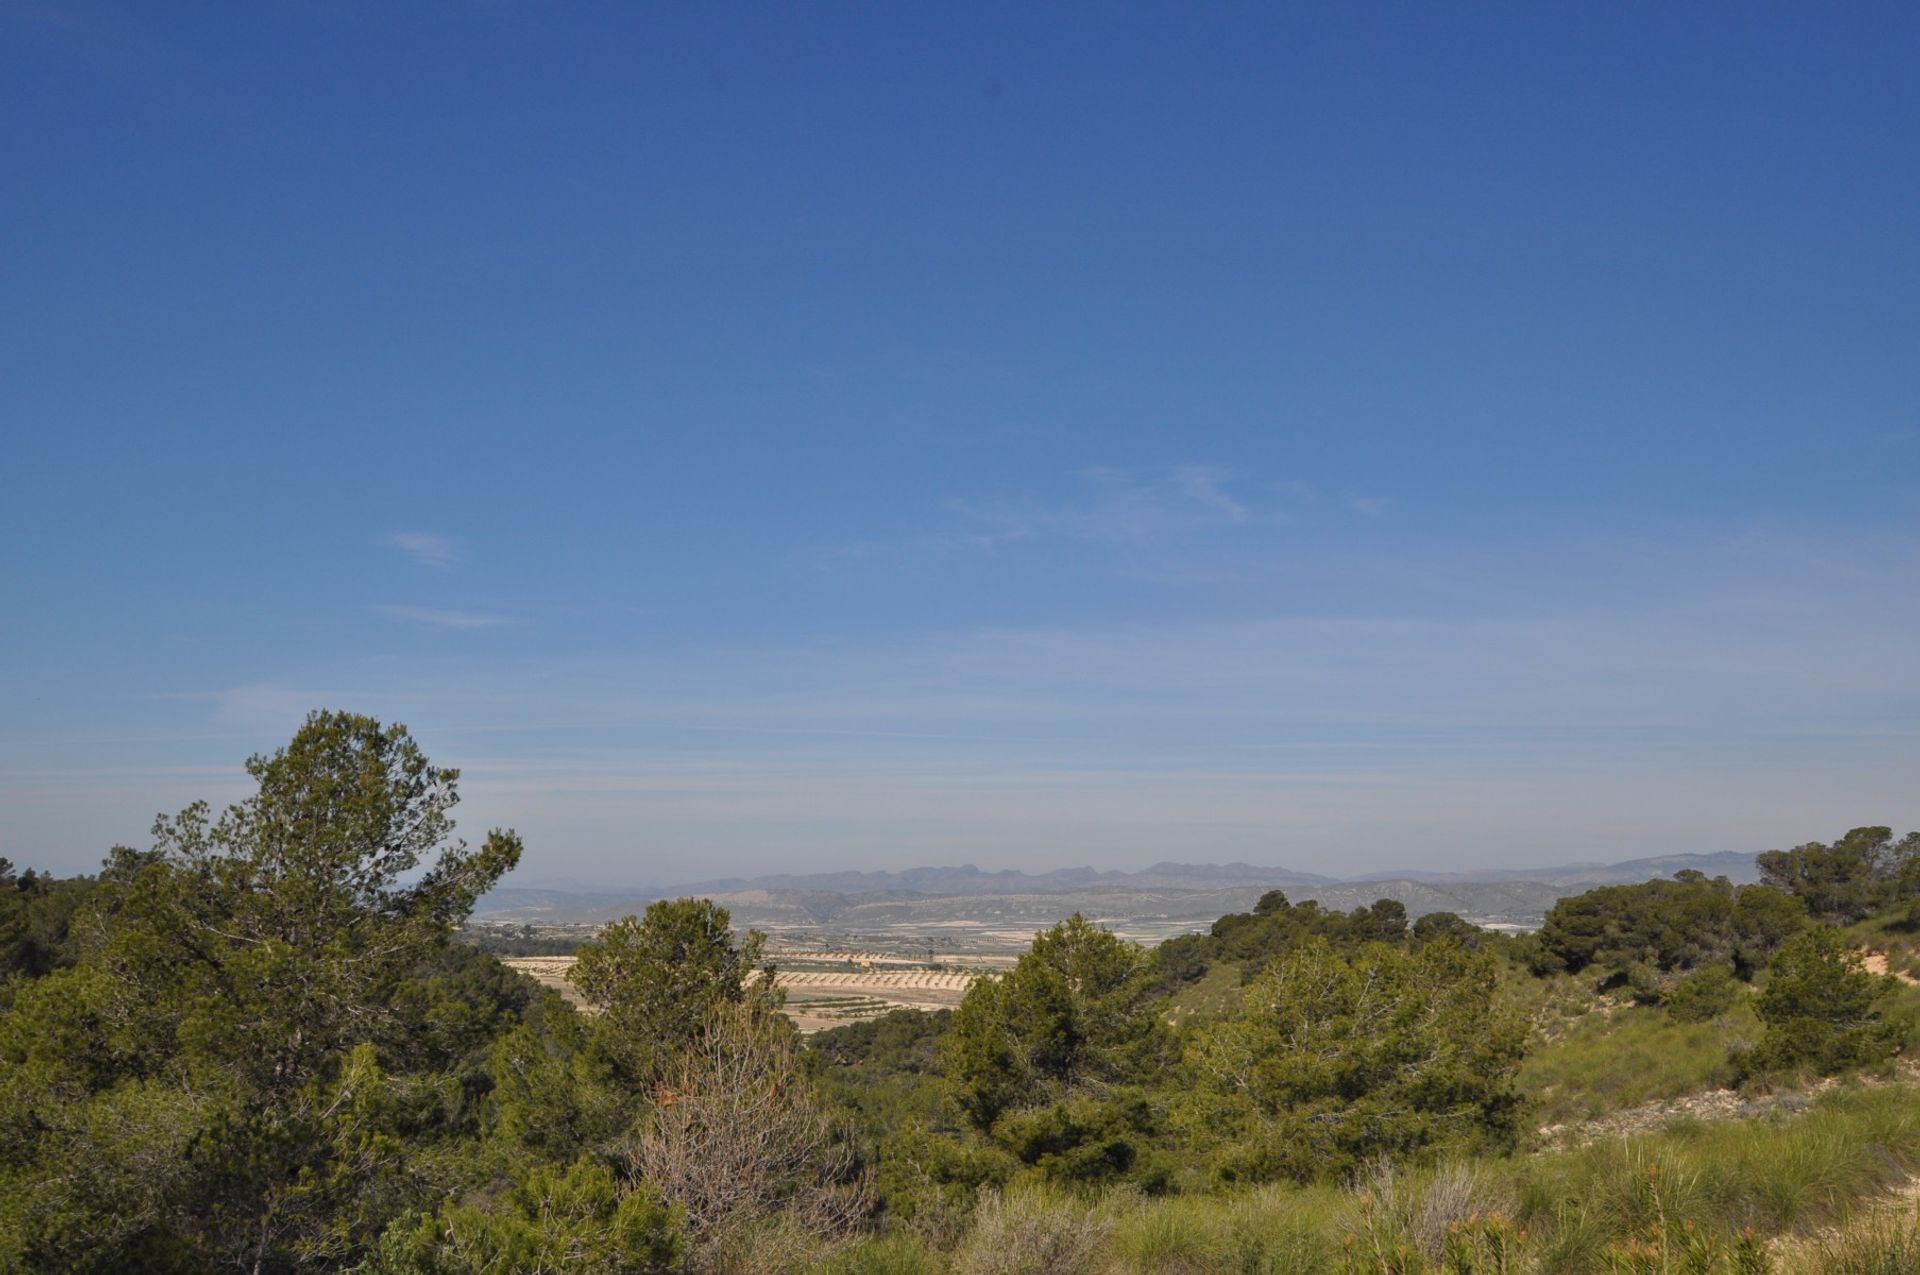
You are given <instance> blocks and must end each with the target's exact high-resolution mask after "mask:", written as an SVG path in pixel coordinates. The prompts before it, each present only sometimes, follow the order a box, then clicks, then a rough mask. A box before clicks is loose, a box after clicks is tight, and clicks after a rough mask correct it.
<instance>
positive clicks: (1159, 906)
mask: <svg viewBox="0 0 1920 1275" xmlns="http://www.w3.org/2000/svg"><path fill="white" fill-rule="evenodd" d="M1686 869H1693V870H1695V871H1699V872H1704V873H1705V874H1707V875H1708V876H1725V877H1729V878H1731V879H1732V880H1734V881H1735V882H1736V883H1746V882H1751V881H1754V880H1757V879H1758V876H1759V874H1758V871H1757V869H1756V868H1755V866H1754V859H1753V856H1752V855H1748V854H1740V853H1734V852H1725V853H1720V854H1672V855H1660V856H1656V857H1653V858H1644V859H1629V860H1627V861H1625V862H1623V863H1607V864H1598V863H1576V864H1563V865H1560V866H1558V867H1547V868H1521V869H1511V868H1507V869H1490V870H1486V871H1481V872H1421V871H1406V872H1396V873H1377V874H1369V875H1364V876H1359V877H1352V878H1347V879H1344V880H1343V879H1339V878H1334V877H1327V876H1321V875H1319V874H1317V873H1311V872H1296V871H1293V870H1291V869H1287V868H1261V867H1255V866H1253V865H1252V864H1246V863H1226V864H1218V863H1156V864H1154V865H1153V866H1152V867H1150V868H1142V869H1140V870H1139V871H1137V872H1122V871H1117V870H1109V871H1102V870H1100V869H1097V868H1061V869H1058V870H1056V871H1052V872H1041V873H1029V872H1018V871H1011V870H1008V871H998V872H984V871H982V870H981V869H979V868H977V867H975V866H973V865H972V864H963V865H961V866H959V867H947V868H908V869H905V870H903V871H899V872H810V873H772V874H768V875H765V876H757V877H728V878H723V879H720V880H713V881H696V882H693V883H690V884H687V885H682V886H675V887H673V888H671V889H665V890H638V889H635V890H623V891H589V890H543V889H535V888H528V887H518V886H505V887H502V888H499V889H496V890H494V891H493V892H492V893H490V894H489V895H487V897H486V898H485V899H483V900H482V901H481V903H480V905H479V906H478V907H477V908H476V909H475V912H474V915H475V918H476V919H478V920H492V921H510V922H532V923H542V922H544V923H547V924H593V923H598V922H602V921H607V920H612V919H614V918H617V917H620V916H624V915H626V914H628V913H630V912H637V911H639V910H641V909H642V908H644V907H645V906H646V905H647V904H648V903H650V902H652V901H653V900H654V899H658V898H669V897H677V896H682V895H703V896H708V897H711V898H714V899H715V900H717V901H719V902H721V903H723V904H725V905H726V906H727V907H729V908H730V909H731V910H732V911H733V914H734V918H735V921H736V923H740V924H748V925H771V926H803V927H804V926H832V927H835V928H847V929H860V928H867V927H878V928H884V929H894V928H898V927H900V926H903V925H905V926H914V925H974V924H977V925H987V926H1008V925H1010V926H1021V925H1029V924H1036V923H1037V924H1047V923H1050V921H1049V918H1051V919H1058V918H1059V917H1060V916H1064V915H1066V914H1067V913H1069V912H1075V911H1078V912H1084V913H1086V914H1087V915H1089V916H1097V917H1101V918H1111V919H1115V920H1120V921H1125V920H1128V919H1132V920H1136V921H1141V922H1149V921H1150V922H1153V923H1156V924H1174V923H1179V922H1189V921H1190V922H1195V923H1204V922H1207V921H1211V920H1212V919H1213V918H1215V917H1218V916H1220V915H1223V914H1224V913H1227V912H1233V911H1245V910H1247V909H1248V908H1250V907H1252V906H1253V903H1254V901H1255V900H1257V899H1258V898H1259V897H1260V895H1261V894H1262V893H1264V892H1266V891H1267V890H1275V889H1277V890H1284V891H1285V892H1286V893H1287V895H1288V896H1289V897H1290V898H1292V899H1293V900H1294V901H1295V902H1301V901H1304V900H1307V899H1314V900H1317V901H1318V902H1319V903H1320V904H1321V906H1323V907H1329V908H1339V909H1342V910H1346V909H1351V908H1354V907H1358V906H1361V905H1363V904H1368V903H1371V902H1373V901H1374V900H1375V899H1379V898H1391V899H1397V900H1399V901H1400V902H1401V903H1403V904H1404V905H1405V906H1406V908H1407V911H1408V912H1409V913H1411V914H1412V915H1414V916H1420V915H1423V914H1425V913H1428V912H1443V911H1444V912H1457V913H1459V914H1460V915H1462V916H1465V917H1469V918H1471V919H1475V920H1481V921H1499V922H1507V923H1512V924H1520V925H1526V924H1531V923H1536V922H1537V921H1538V920H1539V918H1540V917H1541V916H1544V915H1545V913H1546V911H1547V909H1548V908H1550V907H1552V906H1553V904H1554V901H1555V900H1557V899H1559V898H1562V897H1564V896H1565V895H1567V894H1574V893H1578V892H1580V891H1581V890H1585V889H1589V888H1591V887H1593V886H1596V885H1609V884H1628V883H1632V882H1637V881H1645V880H1648V879H1650V878H1653V877H1666V876H1671V875H1673V874H1674V873H1676V872H1680V871H1683V870H1686Z"/></svg>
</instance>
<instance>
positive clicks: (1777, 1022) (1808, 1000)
mask: <svg viewBox="0 0 1920 1275" xmlns="http://www.w3.org/2000/svg"><path fill="white" fill-rule="evenodd" d="M1896 987H1897V983H1896V982H1895V980H1894V979H1893V978H1892V977H1890V976H1887V975H1875V974H1870V973H1868V972H1867V970H1866V966H1865V961H1864V959H1863V958H1862V956H1861V954H1860V953H1859V952H1858V951H1857V950H1856V949H1854V948H1852V947H1850V946H1848V943H1847V939H1846V936H1844V935H1842V934H1841V933H1840V932H1839V931H1838V930H1834V929H1830V928H1827V927H1824V926H1822V927H1818V928H1815V929H1811V930H1806V931H1804V932H1802V933H1801V934H1798V935H1796V936H1795V937H1794V938H1792V939H1791V940H1789V941H1788V942H1787V944H1786V945H1785V946H1784V947H1782V948H1781V949H1780V954H1779V955H1778V956H1776V957H1775V958H1774V961H1773V966H1772V972H1771V977H1770V978H1769V979H1768V981H1767V988H1766V990H1765V991H1764V992H1762V993H1761V994H1760V998H1759V1002H1758V1005H1757V1008H1758V1009H1759V1011H1760V1018H1761V1021H1762V1022H1764V1023H1765V1024H1766V1027H1767V1030H1766V1034H1765V1035H1764V1036H1762V1037H1761V1039H1760V1044H1759V1045H1758V1046H1757V1047H1756V1048H1755V1049H1754V1050H1753V1053H1752V1054H1751V1055H1750V1056H1749V1058H1748V1060H1747V1061H1748V1063H1749V1065H1750V1066H1751V1067H1753V1068H1754V1069H1756V1070H1760V1071H1782V1070H1787V1069H1791V1068H1798V1067H1807V1068H1811V1069H1813V1070H1814V1071H1817V1072H1819V1073H1820V1074H1821V1075H1832V1074H1834V1073H1835V1072H1839V1071H1844V1070H1845V1069H1847V1068H1849V1067H1859V1066H1864V1065H1867V1064H1870V1063H1876V1062H1883V1061H1885V1060H1886V1059H1888V1058H1891V1057H1892V1056H1893V1055H1894V1053H1895V1052H1896V1051H1898V1049H1899V1048H1900V1043H1901V1036H1902V1035H1903V1032H1902V1030H1901V1028H1900V1027H1899V1025H1898V1024H1895V1023H1889V1022H1887V1021H1886V1020H1885V1019H1884V1017H1883V1016H1882V1014H1881V1012H1880V1010H1879V1008H1877V1006H1878V1005H1879V1003H1880V1002H1881V1001H1883V1000H1884V999H1885V998H1886V997H1887V996H1888V995H1889V994H1890V993H1892V992H1893V991H1894V990H1895V988H1896Z"/></svg>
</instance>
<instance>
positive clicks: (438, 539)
mask: <svg viewBox="0 0 1920 1275" xmlns="http://www.w3.org/2000/svg"><path fill="white" fill-rule="evenodd" d="M387 543H388V544H390V545H392V546H393V547H394V548H396V549H398V550H400V551H401V552H402V553H404V554H406V555H407V556H408V557H409V558H412V559H413V560H414V561H415V562H417V563H419V564H420V565H421V566H423V567H450V566H452V565H453V563H454V559H456V558H458V557H459V556H460V546H459V543H458V542H457V541H455V540H454V539H453V537H451V536H443V535H440V534H439V533H437V532H432V531H396V532H394V533H393V534H392V535H390V536H388V537H387Z"/></svg>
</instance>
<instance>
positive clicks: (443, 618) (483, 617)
mask: <svg viewBox="0 0 1920 1275" xmlns="http://www.w3.org/2000/svg"><path fill="white" fill-rule="evenodd" d="M379 610H380V614H382V615H384V616H387V617H389V618H391V619H395V620H405V621H407V622H408V623H410V624H431V625H434V626H436V627H438V628H442V629H492V628H498V627H499V626H500V625H502V624H508V623H511V622H512V617H511V616H505V615H496V614H494V613H493V612H491V611H445V610H442V609H440V608H438V607H400V606H390V607H381V608H379Z"/></svg>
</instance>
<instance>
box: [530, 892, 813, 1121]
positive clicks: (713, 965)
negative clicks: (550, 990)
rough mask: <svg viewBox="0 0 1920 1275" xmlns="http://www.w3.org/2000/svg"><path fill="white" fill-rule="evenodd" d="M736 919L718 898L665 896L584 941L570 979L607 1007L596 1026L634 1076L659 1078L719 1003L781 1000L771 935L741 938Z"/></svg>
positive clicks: (637, 1081)
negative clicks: (765, 953)
mask: <svg viewBox="0 0 1920 1275" xmlns="http://www.w3.org/2000/svg"><path fill="white" fill-rule="evenodd" d="M731 919H732V918H731V917H729V915H728V914H727V910H726V909H725V908H723V907H719V906H717V905H716V904H715V903H714V902H713V901H712V900H710V899H673V900H666V899H662V900H660V901H659V902H657V903H653V904H650V905H648V907H647V910H646V913H645V914H644V915H643V916H639V917H632V916H629V917H627V918H626V919H625V920H621V921H616V922H614V923H613V924H612V925H609V926H607V927H606V928H604V929H602V930H601V931H600V933H599V935H598V936H597V937H595V938H594V939H593V940H592V941H591V942H588V943H583V944H581V945H580V948H579V951H578V959H577V960H576V961H575V962H574V964H573V967H572V968H571V969H570V970H568V971H567V978H568V980H569V981H570V982H571V983H573V985H574V986H575V987H577V988H579V989H580V993H581V995H583V996H584V997H586V999H587V1002H588V1003H589V1004H591V1005H593V1006H595V1007H597V1008H598V1009H600V1010H601V1015H600V1017H599V1019H598V1020H597V1021H596V1030H597V1031H598V1033H599V1035H600V1037H601V1039H602V1041H603V1042H604V1043H605V1046H606V1050H607V1054H608V1056H609V1057H610V1058H612V1059H613V1060H614V1061H615V1063H616V1065H617V1066H618V1067H619V1068H620V1070H621V1073H622V1076H623V1078H624V1079H626V1080H627V1081H628V1082H629V1083H631V1084H633V1085H635V1086H645V1085H647V1084H649V1083H651V1082H652V1081H654V1080H656V1079H657V1078H658V1077H659V1075H660V1074H661V1072H662V1069H663V1068H664V1067H665V1066H666V1065H667V1064H668V1063H669V1062H670V1061H671V1060H672V1058H673V1056H674V1054H675V1053H676V1052H677V1051H678V1050H679V1049H680V1048H682V1047H683V1046H684V1045H685V1044H686V1042H687V1041H689V1040H692V1039H693V1038H694V1037H695V1036H697V1035H698V1034H699V1032H700V1030H701V1025H702V1024H703V1023H705V1022H706V1021H707V1019H708V1017H709V1016H710V1015H711V1014H712V1013H713V1012H714V1010H715V1009H716V1008H717V1007H719V1006H721V1005H727V1004H734V1005H737V1004H744V1003H751V1004H754V1005H757V1006H761V1007H765V1008H772V1007H773V1006H775V1005H777V1004H778V1003H779V1001H778V998H779V991H778V989H777V988H776V987H775V985H774V982H773V970H772V967H771V966H766V965H764V964H763V962H762V959H761V953H762V950H763V948H764V947H765V945H766V936H765V935H763V934H761V933H760V932H759V931H757V930H749V931H748V932H747V935H746V937H745V938H744V939H742V940H740V941H739V942H738V943H736V942H735V941H734V937H733V931H732V929H731V928H730V924H729V923H730V921H731Z"/></svg>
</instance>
